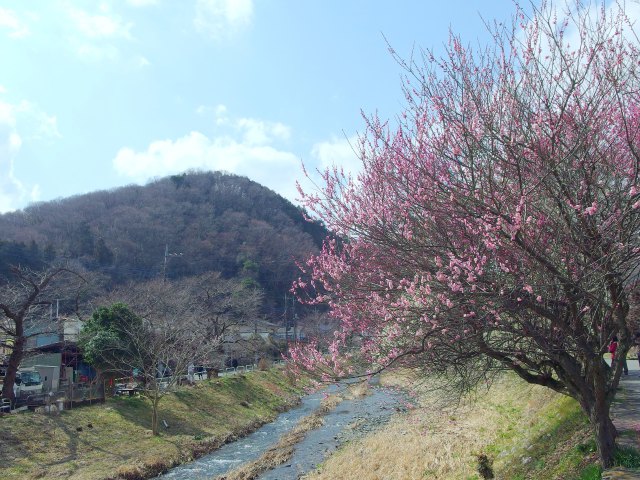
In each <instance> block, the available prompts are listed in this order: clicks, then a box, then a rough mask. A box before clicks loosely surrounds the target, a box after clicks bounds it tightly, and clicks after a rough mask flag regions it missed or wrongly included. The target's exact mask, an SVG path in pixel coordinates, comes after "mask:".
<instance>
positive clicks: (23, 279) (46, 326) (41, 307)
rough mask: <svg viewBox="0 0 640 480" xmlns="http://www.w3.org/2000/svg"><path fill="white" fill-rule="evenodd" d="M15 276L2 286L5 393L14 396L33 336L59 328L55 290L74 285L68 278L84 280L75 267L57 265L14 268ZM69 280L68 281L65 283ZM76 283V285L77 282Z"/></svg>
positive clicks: (0, 324)
mask: <svg viewBox="0 0 640 480" xmlns="http://www.w3.org/2000/svg"><path fill="white" fill-rule="evenodd" d="M12 273H13V275H14V279H13V280H12V281H9V282H6V283H5V284H3V285H0V345H1V346H3V347H5V348H6V349H7V350H9V351H10V353H9V355H8V361H7V372H6V376H5V378H4V383H3V386H2V396H3V397H6V398H11V399H13V398H14V394H13V386H14V383H15V379H16V373H17V372H18V368H19V366H20V363H21V362H22V359H23V357H24V356H25V354H26V353H27V340H28V338H29V337H31V336H35V335H42V334H51V333H56V332H57V331H58V324H57V322H56V321H57V318H56V317H53V315H51V310H50V309H51V303H52V298H54V297H53V296H52V292H54V291H56V289H57V291H58V292H61V291H63V290H61V286H62V284H64V285H65V286H66V287H67V289H68V288H69V287H70V286H71V287H73V286H74V285H75V283H74V282H70V281H69V278H66V279H65V278H64V277H69V276H71V277H73V279H74V280H78V279H81V278H82V277H80V276H79V274H77V273H76V272H74V271H73V270H71V269H69V268H67V267H63V266H58V267H52V268H49V269H47V270H44V271H41V272H34V271H31V270H26V269H22V268H19V267H13V268H12ZM63 279H64V280H66V283H65V282H63ZM76 286H77V285H76Z"/></svg>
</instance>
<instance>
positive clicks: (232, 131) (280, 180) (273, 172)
mask: <svg viewBox="0 0 640 480" xmlns="http://www.w3.org/2000/svg"><path fill="white" fill-rule="evenodd" d="M199 110H202V111H208V110H209V107H204V106H201V107H199ZM214 111H215V112H216V114H217V118H218V119H220V118H224V119H226V123H225V124H224V125H222V127H221V128H220V129H221V130H224V131H225V132H224V133H220V134H219V135H217V136H211V137H210V136H207V135H205V134H203V133H201V132H197V131H193V132H190V133H189V134H187V135H185V136H183V137H180V138H178V139H176V140H171V139H167V140H157V141H154V142H151V143H150V144H149V146H148V147H147V148H146V149H145V150H143V151H139V152H137V151H135V150H133V149H131V148H127V147H125V148H122V149H120V151H118V153H117V154H116V156H115V158H114V160H113V166H114V168H115V170H116V171H117V172H118V173H119V174H120V175H122V176H125V177H129V178H131V179H133V180H135V181H140V182H141V181H145V180H147V179H149V178H153V177H158V176H166V175H170V174H174V173H179V172H183V171H185V170H189V169H200V170H221V171H226V172H230V173H235V174H237V175H244V176H247V177H249V178H251V179H252V180H254V181H256V182H259V183H261V184H262V185H265V186H267V187H269V188H271V189H273V190H275V191H276V192H278V193H280V194H281V195H283V196H285V197H287V198H289V199H294V198H295V197H296V191H295V180H296V176H301V174H302V172H301V168H300V161H299V157H298V156H297V155H296V154H294V153H292V152H290V151H288V150H286V149H284V148H280V147H278V146H277V144H278V143H281V142H284V141H286V140H287V139H288V138H289V136H290V133H291V132H290V129H289V127H287V126H285V125H283V124H281V123H279V122H267V121H263V120H257V119H250V118H239V119H229V118H228V117H226V114H227V112H226V107H224V106H221V105H219V106H217V107H216V108H215V109H214ZM223 115H224V117H223Z"/></svg>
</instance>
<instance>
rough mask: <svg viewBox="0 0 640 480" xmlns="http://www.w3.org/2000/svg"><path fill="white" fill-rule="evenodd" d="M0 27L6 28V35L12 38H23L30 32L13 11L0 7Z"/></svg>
mask: <svg viewBox="0 0 640 480" xmlns="http://www.w3.org/2000/svg"><path fill="white" fill-rule="evenodd" d="M0 28H6V29H8V30H9V34H8V35H9V36H10V37H12V38H23V37H26V36H27V35H29V33H30V31H29V28H28V27H27V25H26V24H25V23H24V22H23V21H22V20H20V19H19V18H18V15H17V14H16V12H15V11H13V10H10V9H8V8H2V7H0Z"/></svg>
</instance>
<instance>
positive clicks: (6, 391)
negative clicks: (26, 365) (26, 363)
mask: <svg viewBox="0 0 640 480" xmlns="http://www.w3.org/2000/svg"><path fill="white" fill-rule="evenodd" d="M24 343H25V338H24V337H23V336H19V337H16V339H15V343H14V344H13V348H12V350H11V354H10V355H9V363H8V365H7V374H6V376H5V377H4V382H3V385H2V396H3V397H5V398H10V399H12V400H14V397H15V396H14V394H13V385H14V383H15V381H16V374H17V373H18V368H19V367H20V362H21V361H22V355H23V353H24Z"/></svg>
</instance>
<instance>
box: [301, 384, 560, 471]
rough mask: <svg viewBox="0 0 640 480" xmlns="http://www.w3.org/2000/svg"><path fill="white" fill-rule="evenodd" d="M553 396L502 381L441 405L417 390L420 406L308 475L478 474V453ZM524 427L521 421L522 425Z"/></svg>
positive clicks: (440, 401)
mask: <svg viewBox="0 0 640 480" xmlns="http://www.w3.org/2000/svg"><path fill="white" fill-rule="evenodd" d="M554 397H556V395H555V394H553V393H552V392H550V391H548V390H546V389H543V388H542V387H534V386H529V385H526V384H524V383H522V382H513V381H503V382H499V383H498V384H496V385H494V387H492V389H491V390H490V391H489V392H488V393H484V394H481V395H479V396H478V398H475V399H470V400H469V401H466V402H462V403H460V404H459V405H458V404H455V405H449V406H443V403H444V402H443V400H444V399H442V398H440V397H439V396H438V395H437V394H434V393H427V392H421V394H420V395H419V406H418V408H415V409H414V410H411V411H409V412H408V413H407V414H403V415H399V416H397V417H396V418H395V419H393V420H392V421H391V422H390V423H389V424H388V425H387V427H386V428H385V429H384V430H381V431H378V432H375V433H373V434H371V435H369V436H367V437H364V438H362V439H359V440H357V441H354V442H352V443H350V444H348V445H346V446H345V447H344V448H343V449H341V450H340V451H339V452H338V453H336V454H334V455H333V456H331V457H330V458H329V459H327V461H326V462H325V463H324V464H323V466H322V468H321V470H320V471H317V472H313V473H310V474H308V475H307V476H305V477H304V478H305V479H307V480H334V479H338V478H339V479H341V480H349V479H357V480H382V479H384V480H403V479H407V480H413V479H423V478H424V479H456V480H458V479H466V478H478V477H477V476H476V475H477V471H476V468H477V458H478V457H477V455H478V454H480V453H482V452H483V451H484V449H485V448H486V447H487V445H489V444H490V443H491V442H493V441H495V440H496V439H497V438H498V437H499V436H504V435H505V428H506V429H507V435H508V432H509V429H511V428H512V427H513V426H514V425H521V426H522V425H523V424H525V422H526V421H527V419H530V418H532V417H533V416H535V414H536V412H537V411H538V410H539V409H540V408H542V407H543V406H544V405H545V404H547V403H548V402H549V400H550V399H551V398H554ZM524 426H525V428H526V425H524Z"/></svg>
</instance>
